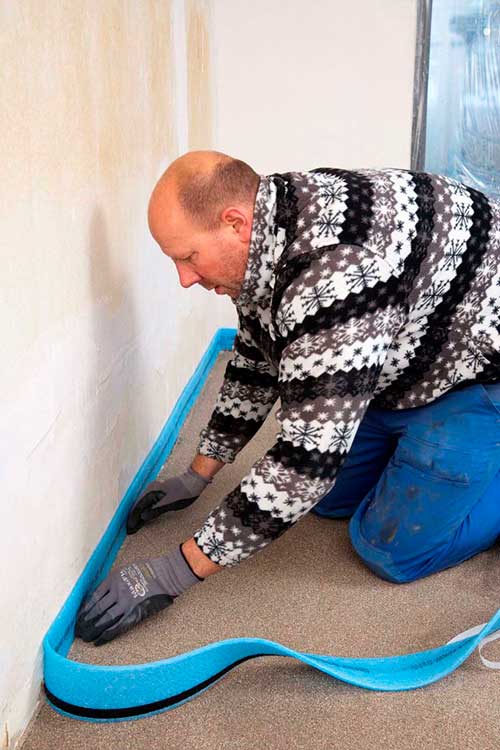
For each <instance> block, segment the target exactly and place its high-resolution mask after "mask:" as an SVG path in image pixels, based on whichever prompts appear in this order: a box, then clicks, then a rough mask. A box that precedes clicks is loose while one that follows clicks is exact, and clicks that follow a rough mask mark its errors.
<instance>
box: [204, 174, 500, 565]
mask: <svg viewBox="0 0 500 750" xmlns="http://www.w3.org/2000/svg"><path fill="white" fill-rule="evenodd" d="M499 257H500V203H496V202H493V201H491V200H489V199H488V198H487V197H486V196H485V195H484V194H482V193H480V192H478V191H477V190H474V189H471V188H469V187H466V186H465V185H463V184H461V183H458V182H456V181H454V180H451V179H449V178H447V177H442V176H438V175H432V174H428V173H425V172H412V171H409V170H403V169H382V170H369V169H360V170H356V171H348V170H343V169H327V168H325V169H313V170H311V171H309V172H287V173H284V174H272V175H268V176H261V178H260V183H259V188H258V192H257V196H256V201H255V209H254V215H253V224H252V235H251V239H250V245H249V255H248V264H247V268H246V273H245V277H244V280H243V284H242V288H241V292H240V295H239V297H238V298H237V299H236V300H234V303H235V305H236V308H237V313H238V321H239V325H238V331H237V335H236V338H235V342H234V345H233V355H232V359H231V361H230V362H229V363H228V364H227V367H226V370H225V375H224V381H223V383H222V386H221V389H220V392H219V394H218V398H217V402H216V404H215V408H214V411H213V414H212V416H211V418H210V421H209V423H208V425H207V427H206V428H205V429H204V430H202V432H201V433H200V442H199V446H198V451H199V453H201V454H203V455H205V456H210V457H212V458H216V459H217V460H219V461H222V462H224V463H230V462H232V461H234V459H235V457H236V455H237V453H238V452H239V451H240V450H241V449H242V448H243V447H244V446H245V444H246V443H247V442H248V441H249V440H250V439H251V438H252V437H253V435H255V433H256V432H257V431H258V429H259V428H260V426H261V425H262V423H263V421H264V420H265V418H266V416H267V415H268V413H269V412H270V410H271V409H272V407H273V405H274V403H275V402H276V401H277V399H278V398H279V399H280V408H279V409H278V410H277V412H276V418H277V420H278V423H279V426H280V432H279V433H278V436H277V440H276V442H275V443H274V445H273V446H272V448H271V449H270V450H269V451H267V453H266V454H265V455H264V456H262V458H260V459H259V460H258V461H257V462H256V463H255V464H254V465H253V466H252V468H251V470H250V472H249V473H248V474H247V475H246V476H244V477H243V479H242V480H241V482H240V484H239V486H237V487H236V488H235V489H234V490H233V491H232V492H231V493H230V494H229V495H227V496H226V497H225V498H224V499H223V500H222V502H221V503H220V505H219V506H218V507H216V508H215V509H214V510H213V511H212V512H211V513H210V514H209V516H208V518H207V519H206V521H205V522H204V523H203V525H202V526H201V528H199V529H198V530H197V531H196V532H195V534H194V538H195V541H196V543H197V544H198V546H199V547H200V549H201V550H202V551H203V552H204V553H205V554H206V555H207V556H208V557H209V558H210V559H211V560H212V561H213V562H215V563H218V564H219V565H223V566H226V565H227V566H233V565H236V564H238V563H239V562H240V561H241V560H243V559H245V558H247V557H249V556H250V555H252V554H253V553H256V552H258V551H259V550H260V549H262V548H263V547H265V546H266V545H267V544H269V542H271V541H273V540H274V539H276V538H278V537H279V536H280V535H281V534H283V533H284V532H285V531H286V530H287V529H289V528H290V527H291V526H292V525H293V524H295V523H296V522H297V521H298V520H299V519H300V518H302V516H304V515H305V514H306V513H307V512H308V511H309V510H311V508H313V507H314V506H315V505H316V504H317V503H318V502H319V501H320V500H321V498H322V497H324V496H325V495H326V494H327V493H328V492H329V491H330V490H331V489H332V488H333V486H334V485H335V479H336V476H337V475H338V473H339V471H340V470H341V468H342V464H343V463H344V461H345V459H346V457H347V454H348V452H349V449H350V447H351V445H352V442H353V440H354V437H355V435H356V431H357V429H358V427H359V425H360V422H361V420H362V419H363V416H364V414H365V412H366V410H367V408H368V407H369V406H370V405H372V406H374V407H376V408H382V409H407V408H412V407H417V406H422V405H424V404H429V403H431V402H432V401H434V400H435V399H436V398H438V397H439V396H441V395H442V394H444V393H446V392H448V391H452V390H456V389H458V388H463V387H464V386H466V385H471V384H472V383H476V382H480V383H494V382H498V381H500V267H499Z"/></svg>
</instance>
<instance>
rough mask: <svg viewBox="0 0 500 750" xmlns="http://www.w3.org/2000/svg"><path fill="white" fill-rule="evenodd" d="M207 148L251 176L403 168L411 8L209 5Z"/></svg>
mask: <svg viewBox="0 0 500 750" xmlns="http://www.w3.org/2000/svg"><path fill="white" fill-rule="evenodd" d="M212 4H213V10H212V14H213V30H214V37H213V49H214V58H215V60H214V80H215V82H216V88H215V100H216V102H217V124H216V132H215V143H216V147H217V148H218V149H220V150H221V151H226V152H227V153H229V154H233V155H238V156H239V157H240V158H242V159H245V160H246V161H248V162H249V163H251V164H252V165H253V166H254V168H255V169H257V171H258V172H261V173H262V172H265V173H271V172H287V171H292V170H301V169H313V168H314V167H323V166H331V167H333V166H336V167H343V168H347V169H352V168H356V167H375V168H378V167H404V168H409V166H410V154H411V148H410V147H411V122H412V107H413V69H414V58H415V34H416V9H417V0H383V2H373V1H372V0H351V2H345V0H316V1H315V2H314V3H308V4H305V3H304V2H302V0H288V2H287V3H286V13H284V12H283V7H284V6H283V3H281V2H277V1H275V2H269V1H268V0H254V2H252V6H251V11H249V7H248V3H247V2H246V0H232V1H231V2H227V0H213V3H212Z"/></svg>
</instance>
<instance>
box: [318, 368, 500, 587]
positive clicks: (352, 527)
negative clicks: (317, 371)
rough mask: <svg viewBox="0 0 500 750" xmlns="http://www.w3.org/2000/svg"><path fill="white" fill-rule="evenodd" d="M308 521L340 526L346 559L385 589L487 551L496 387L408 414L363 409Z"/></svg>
mask: <svg viewBox="0 0 500 750" xmlns="http://www.w3.org/2000/svg"><path fill="white" fill-rule="evenodd" d="M311 512H312V513H314V514H315V515H318V516H321V517H328V518H350V519H351V520H350V522H349V536H350V539H351V542H352V544H353V547H354V549H355V550H356V552H357V553H358V554H359V555H360V557H361V559H362V560H363V561H364V563H365V564H366V565H367V566H368V567H369V568H370V569H371V570H372V571H373V572H374V573H376V574H377V575H378V576H380V577H381V578H384V579H386V580H388V581H392V582H394V583H407V582H409V581H414V580H416V579H418V578H423V577H424V576H428V575H430V574H431V573H436V572H437V571H439V570H443V569H444V568H449V567H451V566H453V565H457V564H459V563H461V562H463V561H464V560H467V559H468V558H469V557H472V556H473V555H476V554H478V553H479V552H482V551H484V550H486V549H488V548H489V547H491V546H492V545H493V544H494V542H495V541H496V539H497V537H498V536H499V535H500V383H498V384H495V385H481V384H474V385H471V386H466V387H464V388H462V389H460V390H457V391H453V392H449V393H445V394H444V395H443V396H440V397H439V398H438V399H436V400H435V401H433V402H432V403H431V404H427V405H425V406H419V407H416V408H413V409H400V410H392V411H391V410H387V409H375V408H373V407H369V408H368V409H367V411H366V412H365V416H364V418H363V420H362V422H361V424H360V426H359V429H358V431H357V433H356V436H355V438H354V441H353V443H352V446H351V449H350V451H349V454H348V456H347V458H346V460H345V462H344V464H343V466H342V468H341V470H340V472H339V474H338V476H337V478H336V482H335V485H334V487H333V488H332V490H331V491H330V492H328V493H327V494H326V495H325V496H324V497H323V498H322V499H321V500H320V502H319V503H318V504H317V505H316V506H315V507H314V509H313V510H312V511H311ZM499 564H500V560H499Z"/></svg>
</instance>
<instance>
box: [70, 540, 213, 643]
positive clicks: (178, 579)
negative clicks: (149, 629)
mask: <svg viewBox="0 0 500 750" xmlns="http://www.w3.org/2000/svg"><path fill="white" fill-rule="evenodd" d="M204 580H205V579H204V578H200V576H198V575H196V573H194V571H193V570H192V569H191V567H190V565H189V563H188V562H187V560H186V558H185V557H184V554H183V552H182V550H181V545H180V544H179V547H178V548H177V549H176V550H175V551H174V552H173V553H171V554H170V555H164V556H162V557H156V558H153V559H152V560H140V561H138V562H133V563H129V564H128V565H125V567H123V568H120V569H118V570H114V571H112V572H111V573H110V574H109V575H108V576H107V578H105V579H104V581H102V583H100V584H99V586H98V587H97V588H96V590H95V591H94V593H93V594H92V595H91V596H90V597H87V599H86V600H85V601H84V602H83V603H82V604H81V605H80V609H79V610H78V613H77V619H76V625H75V635H76V636H77V637H78V638H82V639H83V640H84V641H94V639H97V640H95V641H94V645H95V646H102V644H103V643H108V641H112V640H113V638H116V636H117V635H121V633H125V632H126V631H127V630H130V628H132V627H133V626H134V625H137V624H138V623H139V622H141V621H142V620H145V619H146V617H149V616H150V615H153V614H155V613H156V612H159V611H160V610H161V609H164V608H165V607H168V606H170V604H172V603H173V601H174V599H176V598H177V597H178V596H179V595H180V594H182V593H183V592H184V591H186V590H187V589H188V588H190V587H191V586H193V585H194V584H195V583H199V582H200V581H204Z"/></svg>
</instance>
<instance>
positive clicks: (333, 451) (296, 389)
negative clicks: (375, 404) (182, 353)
mask: <svg viewBox="0 0 500 750" xmlns="http://www.w3.org/2000/svg"><path fill="white" fill-rule="evenodd" d="M397 281H398V279H396V278H395V272H394V270H393V269H392V268H391V267H390V266H389V264H388V263H387V261H386V260H385V259H383V258H382V257H380V256H376V255H374V254H373V253H371V252H369V251H368V250H366V249H364V248H362V247H358V246H356V245H338V246H336V247H335V248H334V249H332V248H329V249H328V251H327V252H325V253H324V254H323V253H316V254H315V255H314V256H313V259H312V260H311V262H310V263H308V264H307V265H304V269H303V270H302V271H300V272H298V273H297V274H296V278H295V279H294V281H293V282H292V283H291V284H289V285H288V286H287V287H286V288H285V290H284V293H283V295H282V299H281V301H280V304H279V307H278V310H277V316H276V321H277V326H278V330H279V332H280V335H281V339H282V345H283V349H282V353H281V358H280V362H279V373H278V391H279V396H280V400H281V405H280V409H278V411H277V414H276V417H277V420H278V423H279V427H280V431H279V433H278V438H277V441H276V442H275V444H274V445H273V446H272V447H271V449H270V450H268V451H267V452H266V453H265V455H264V456H262V458H260V459H259V460H258V461H257V462H256V463H255V464H254V465H253V466H252V468H251V469H250V471H249V473H248V474H247V475H246V476H244V477H243V479H242V480H241V482H240V484H239V485H238V486H237V487H236V488H235V489H234V490H233V491H232V492H231V493H230V494H229V495H227V496H226V497H225V498H224V499H223V501H222V502H221V503H220V505H219V506H218V507H217V508H215V509H214V510H213V511H212V512H211V513H210V515H209V516H208V518H207V519H206V521H205V522H204V524H203V525H202V526H201V528H199V529H198V530H197V531H196V532H195V534H194V538H195V541H196V543H197V544H198V546H199V547H200V549H201V550H202V551H203V552H204V553H205V554H206V555H207V556H208V557H209V558H210V559H211V560H212V561H213V562H215V563H218V564H220V565H223V566H226V565H227V566H233V565H236V564H238V563H239V562H241V561H242V560H243V559H245V558H247V557H249V556H250V555H252V554H254V553H255V552H258V551H259V550H261V549H262V548H264V547H265V546H266V545H267V544H269V543H270V542H272V541H273V540H274V539H277V538H278V537H279V536H281V534H283V533H284V532H285V531H287V530H288V529H289V528H291V526H293V525H294V524H295V523H296V522H297V521H298V520H299V519H300V518H302V517H303V516H304V515H305V514H306V513H307V512H308V511H309V510H310V509H311V508H313V507H314V506H315V505H316V504H317V503H318V502H319V501H320V500H321V498H322V497H324V496H325V495H326V494H327V493H328V492H329V491H330V490H331V489H332V488H333V487H334V485H335V478H336V476H337V475H338V473H339V471H340V469H341V468H342V465H343V463H344V461H345V459H346V456H347V454H348V452H349V449H350V447H351V445H352V443H353V440H354V437H355V435H356V431H357V429H358V427H359V424H360V422H361V420H362V419H363V416H364V414H365V412H366V409H367V407H368V405H369V403H370V401H371V400H372V398H373V396H374V393H375V391H376V389H377V383H378V381H379V375H380V371H381V369H382V366H383V364H384V362H385V360H386V355H387V350H388V349H389V348H390V342H391V341H392V338H393V336H394V334H395V333H396V331H397V329H398V326H399V323H400V322H401V319H402V307H403V306H402V305H400V304H398V294H397V289H396V286H395V283H397ZM384 371H385V372H387V371H388V364H387V363H386V364H385V368H384Z"/></svg>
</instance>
